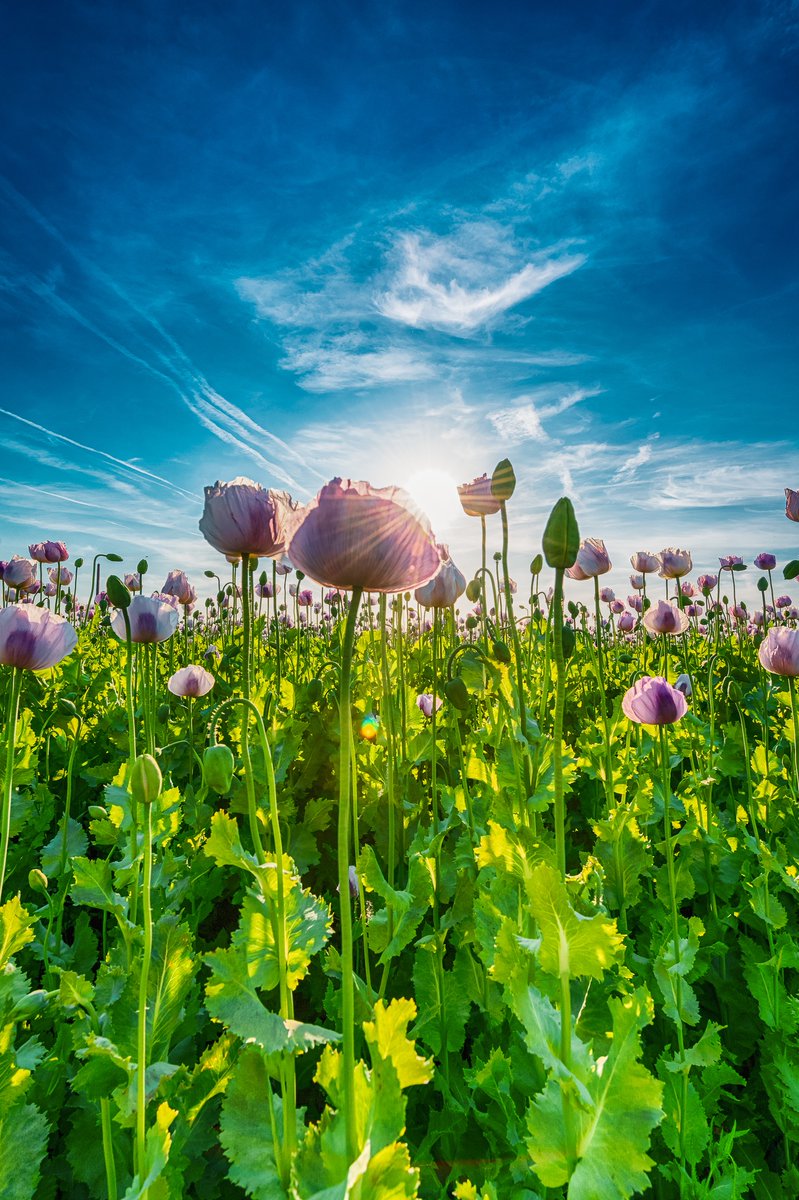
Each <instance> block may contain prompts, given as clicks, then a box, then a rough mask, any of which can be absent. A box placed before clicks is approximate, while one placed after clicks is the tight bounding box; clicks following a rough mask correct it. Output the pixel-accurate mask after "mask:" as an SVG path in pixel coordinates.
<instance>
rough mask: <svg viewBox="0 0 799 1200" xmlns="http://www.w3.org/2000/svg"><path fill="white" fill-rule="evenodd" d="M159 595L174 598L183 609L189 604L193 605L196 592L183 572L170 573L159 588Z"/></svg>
mask: <svg viewBox="0 0 799 1200" xmlns="http://www.w3.org/2000/svg"><path fill="white" fill-rule="evenodd" d="M161 595H162V596H174V597H175V599H176V600H177V602H178V604H182V605H183V606H184V608H185V607H186V606H187V605H189V604H194V602H195V600H196V599H197V591H196V589H195V588H194V587H193V586H192V584H190V583H189V578H188V576H187V574H186V572H185V571H170V572H169V574H168V575H167V577H166V582H165V583H164V586H163V587H162V588H161Z"/></svg>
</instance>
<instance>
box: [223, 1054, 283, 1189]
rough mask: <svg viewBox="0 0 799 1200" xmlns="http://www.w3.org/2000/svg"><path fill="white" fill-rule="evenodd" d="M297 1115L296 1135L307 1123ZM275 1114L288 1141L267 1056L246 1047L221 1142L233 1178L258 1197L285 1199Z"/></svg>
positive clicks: (229, 1098)
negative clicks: (266, 1061)
mask: <svg viewBox="0 0 799 1200" xmlns="http://www.w3.org/2000/svg"><path fill="white" fill-rule="evenodd" d="M296 1115H297V1138H298V1140H299V1139H300V1138H301V1137H302V1133H303V1125H302V1119H301V1116H300V1114H299V1113H297V1114H296ZM271 1117H273V1118H274V1121H275V1127H276V1130H277V1133H278V1138H279V1142H282V1139H283V1109H282V1103H281V1100H280V1097H279V1096H278V1095H276V1094H275V1091H274V1089H273V1087H272V1081H271V1079H270V1078H269V1074H268V1072H267V1070H266V1065H265V1063H264V1058H263V1055H262V1054H261V1053H260V1051H258V1050H256V1049H255V1048H254V1047H252V1046H246V1047H245V1048H244V1049H243V1050H242V1052H241V1054H240V1055H239V1060H238V1062H237V1064H236V1068H235V1070H234V1072H233V1077H232V1079H231V1081H230V1084H229V1085H228V1089H227V1094H226V1096H225V1100H224V1103H223V1105H222V1115H221V1118H220V1122H219V1128H220V1133H219V1141H220V1142H221V1144H222V1149H223V1150H224V1152H225V1157H226V1158H227V1159H228V1161H229V1163H230V1170H229V1171H228V1176H229V1178H230V1179H231V1180H232V1182H233V1183H236V1184H238V1186H239V1187H240V1188H243V1189H244V1191H245V1192H246V1193H247V1195H248V1196H252V1197H253V1200H286V1196H287V1192H286V1189H285V1188H284V1187H283V1185H282V1183H281V1182H280V1174H279V1170H278V1165H277V1161H276V1158H275V1142H274V1132H273V1128H272V1121H271Z"/></svg>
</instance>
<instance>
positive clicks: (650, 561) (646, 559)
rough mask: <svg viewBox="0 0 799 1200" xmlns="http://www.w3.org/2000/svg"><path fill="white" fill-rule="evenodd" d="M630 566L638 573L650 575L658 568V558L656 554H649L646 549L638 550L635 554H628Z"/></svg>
mask: <svg viewBox="0 0 799 1200" xmlns="http://www.w3.org/2000/svg"><path fill="white" fill-rule="evenodd" d="M630 566H631V567H632V569H633V570H634V571H637V572H638V574H640V575H651V573H652V572H653V571H657V570H659V568H660V560H659V558H658V556H657V555H656V554H650V552H649V551H648V550H638V551H636V553H635V554H631V555H630ZM633 587H635V584H633Z"/></svg>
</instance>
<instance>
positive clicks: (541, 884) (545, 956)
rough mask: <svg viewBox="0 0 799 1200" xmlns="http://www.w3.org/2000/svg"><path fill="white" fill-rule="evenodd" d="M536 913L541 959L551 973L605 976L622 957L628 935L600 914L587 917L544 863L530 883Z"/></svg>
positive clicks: (558, 877) (544, 966)
mask: <svg viewBox="0 0 799 1200" xmlns="http://www.w3.org/2000/svg"><path fill="white" fill-rule="evenodd" d="M527 890H528V896H529V899H530V905H531V908H532V910H533V915H534V916H535V919H536V921H537V922H538V927H539V929H540V931H541V945H540V949H539V961H540V963H541V967H542V968H543V970H545V971H547V972H548V973H549V974H550V975H556V976H561V975H566V976H568V977H569V978H570V979H574V978H576V977H577V976H580V975H589V976H590V977H591V978H592V979H601V978H602V976H603V975H604V973H605V971H607V970H608V968H609V967H611V966H613V964H614V963H616V962H618V961H619V959H620V958H621V955H622V952H623V946H624V938H623V936H622V935H621V934H620V933H619V932H618V930H617V928H616V922H615V921H614V920H613V919H612V918H610V917H606V916H604V915H603V914H602V913H598V914H597V915H596V916H595V917H584V916H582V914H580V913H577V912H575V910H574V909H573V908H572V906H571V904H570V903H569V897H568V894H567V892H566V885H565V884H564V883H563V880H562V879H561V877H560V875H559V874H558V872H557V871H556V870H555V869H554V867H550V866H549V865H548V864H546V863H541V864H539V866H537V867H536V868H535V870H534V871H533V873H532V875H531V877H530V881H529V884H528V889H527Z"/></svg>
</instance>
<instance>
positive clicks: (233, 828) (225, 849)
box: [203, 812, 259, 878]
mask: <svg viewBox="0 0 799 1200" xmlns="http://www.w3.org/2000/svg"><path fill="white" fill-rule="evenodd" d="M203 853H204V854H207V855H208V857H209V858H212V859H213V860H214V862H215V863H216V864H217V866H220V867H239V868H240V869H241V870H244V871H249V872H250V874H251V875H255V876H256V878H257V877H258V875H259V866H258V860H257V859H256V857H255V855H254V854H251V853H250V852H249V850H245V849H244V847H243V846H242V844H241V838H240V837H239V826H238V822H237V821H236V820H234V818H233V817H230V816H228V814H227V813H226V812H215V813H214V815H213V816H212V817H211V832H210V834H209V836H208V841H207V842H206V843H205V845H204V847H203Z"/></svg>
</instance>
